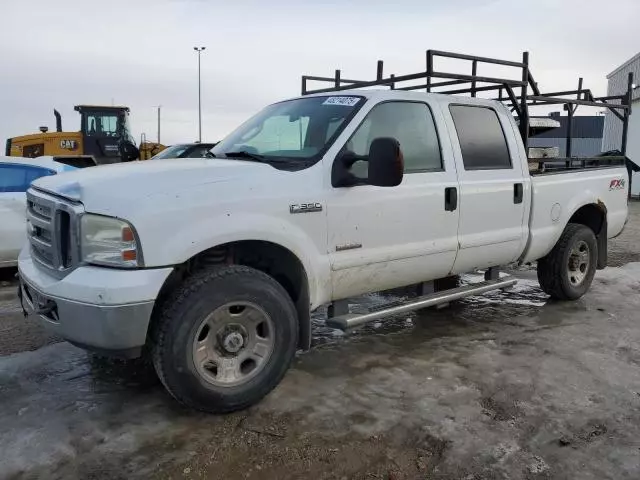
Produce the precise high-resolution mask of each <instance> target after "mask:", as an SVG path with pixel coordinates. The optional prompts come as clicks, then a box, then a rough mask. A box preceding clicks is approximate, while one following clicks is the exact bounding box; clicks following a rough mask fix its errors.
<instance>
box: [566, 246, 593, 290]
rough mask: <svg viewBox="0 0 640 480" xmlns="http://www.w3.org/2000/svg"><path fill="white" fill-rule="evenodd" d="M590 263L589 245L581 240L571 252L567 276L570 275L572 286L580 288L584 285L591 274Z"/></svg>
mask: <svg viewBox="0 0 640 480" xmlns="http://www.w3.org/2000/svg"><path fill="white" fill-rule="evenodd" d="M590 263H591V256H590V251H589V245H588V244H587V242H585V241H583V240H580V241H579V242H577V243H576V244H575V245H574V246H573V248H572V249H571V252H569V260H568V262H567V274H568V275H569V281H570V282H571V285H573V286H574V287H578V286H580V285H581V284H582V282H583V281H584V279H585V278H586V277H587V273H588V272H589V266H590Z"/></svg>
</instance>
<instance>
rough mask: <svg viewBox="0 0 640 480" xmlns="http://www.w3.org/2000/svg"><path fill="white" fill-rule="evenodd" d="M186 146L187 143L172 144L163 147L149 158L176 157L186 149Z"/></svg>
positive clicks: (187, 146)
mask: <svg viewBox="0 0 640 480" xmlns="http://www.w3.org/2000/svg"><path fill="white" fill-rule="evenodd" d="M187 148H189V145H172V146H170V147H167V148H165V149H164V150H162V151H161V152H160V153H158V154H157V155H154V156H153V157H151V159H152V160H159V159H162V158H178V157H179V156H180V155H182V154H183V153H184V152H185V151H186V150H187Z"/></svg>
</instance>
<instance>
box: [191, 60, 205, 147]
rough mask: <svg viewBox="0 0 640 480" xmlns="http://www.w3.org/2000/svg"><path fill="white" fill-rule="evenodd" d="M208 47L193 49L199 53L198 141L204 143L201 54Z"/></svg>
mask: <svg viewBox="0 0 640 480" xmlns="http://www.w3.org/2000/svg"><path fill="white" fill-rule="evenodd" d="M205 48H207V47H193V49H194V50H195V51H196V52H198V141H199V142H202V89H201V87H200V83H201V82H200V54H201V53H202V51H203V50H204V49H205Z"/></svg>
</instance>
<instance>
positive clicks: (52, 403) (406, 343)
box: [0, 203, 640, 480]
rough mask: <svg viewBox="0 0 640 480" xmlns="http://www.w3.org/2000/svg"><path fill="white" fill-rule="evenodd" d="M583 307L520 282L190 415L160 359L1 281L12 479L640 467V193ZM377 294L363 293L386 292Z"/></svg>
mask: <svg viewBox="0 0 640 480" xmlns="http://www.w3.org/2000/svg"><path fill="white" fill-rule="evenodd" d="M631 208H632V217H631V221H630V223H629V225H628V226H627V228H626V230H625V232H624V233H623V235H621V236H620V237H619V238H617V239H615V240H613V241H612V243H611V245H610V259H609V260H610V262H609V263H610V265H611V266H612V268H608V269H606V270H604V271H601V272H598V274H597V276H596V280H595V282H594V285H593V288H592V290H591V291H590V293H589V294H588V295H587V296H585V297H584V298H583V299H581V300H580V301H578V302H575V303H555V302H550V301H548V299H547V297H546V296H545V295H544V294H543V293H542V292H541V291H540V290H539V288H538V286H537V283H536V281H535V271H532V270H530V271H520V272H516V275H517V276H518V277H519V278H520V280H521V281H520V283H519V284H518V286H517V287H516V288H515V289H514V290H513V291H509V292H497V293H493V294H490V295H488V296H486V297H479V298H476V299H469V300H465V301H463V302H460V303H458V304H456V305H454V306H452V307H451V308H449V309H444V310H440V311H428V312H424V313H422V314H421V315H418V316H410V317H407V318H399V319H395V320H392V321H389V322H385V323H384V324H376V325H372V326H369V327H366V328H364V329H362V330H360V331H358V332H356V333H354V334H351V335H348V336H345V335H341V334H339V333H338V332H336V331H333V330H330V329H327V328H325V327H322V326H321V325H320V319H318V325H317V328H316V329H315V339H316V342H315V343H316V346H315V348H314V349H313V350H312V351H311V352H309V353H306V354H303V355H300V356H299V357H298V358H297V360H296V362H295V364H294V366H293V368H292V370H291V371H290V372H289V374H288V375H287V376H286V377H285V379H284V381H283V382H282V384H281V385H280V386H279V387H278V388H277V389H276V390H275V391H274V392H273V393H272V394H271V395H269V396H268V397H267V398H266V399H265V400H264V401H263V402H262V403H260V404H259V405H258V406H256V407H254V408H252V409H249V410H247V411H244V412H240V413H236V414H232V415H226V416H206V415H201V414H196V413H193V412H188V411H185V410H183V409H181V408H179V407H177V406H176V405H175V403H174V402H173V401H172V400H171V399H170V398H169V397H168V395H167V394H166V393H165V392H164V390H163V389H162V388H161V386H160V385H159V384H158V381H157V379H156V378H155V376H154V375H153V372H151V371H149V370H148V369H145V368H144V367H141V366H136V367H132V366H128V365H123V364H121V363H117V362H108V361H100V360H97V359H95V358H93V357H91V356H89V355H88V354H86V353H85V352H83V351H82V350H79V349H76V348H75V347H72V346H71V345H69V344H67V343H55V342H56V339H55V338H52V337H49V336H48V335H47V334H46V333H45V332H44V331H42V330H41V328H40V327H39V326H37V324H35V323H34V322H33V321H32V319H24V318H23V316H22V313H21V312H20V309H19V307H18V305H17V302H16V299H15V296H14V293H15V285H13V283H12V282H13V281H12V278H11V275H12V274H11V273H7V272H3V273H2V274H3V277H2V278H0V281H2V282H7V283H5V284H3V286H2V287H0V405H2V409H0V425H2V429H0V478H29V479H32V478H48V479H51V478H54V479H55V478H65V479H67V478H72V479H73V478H78V479H80V478H82V479H86V478H91V479H102V478H105V479H106V478H109V479H130V478H166V479H169V478H171V479H174V478H193V479H195V478H223V479H244V478H251V479H267V480H268V479H274V480H275V479H278V480H282V479H294V478H308V477H311V476H313V477H314V478H317V479H325V478H327V479H328V478H339V479H340V478H356V479H368V478H391V479H404V478H407V479H409V478H410V479H414V478H437V479H454V478H455V479H458V478H460V479H501V478H504V479H551V478H553V479H556V478H558V479H565V478H566V479H574V478H580V479H605V478H610V479H634V480H635V479H637V478H640V440H638V439H639V438H640V368H639V367H640V347H639V345H640V321H639V320H640V316H639V315H638V313H637V312H638V309H640V263H633V262H639V261H640V204H639V203H633V204H632V205H631ZM381 300H382V299H381V298H380V297H376V296H371V297H366V298H362V299H357V300H356V301H357V302H358V303H361V304H367V303H376V302H379V301H381Z"/></svg>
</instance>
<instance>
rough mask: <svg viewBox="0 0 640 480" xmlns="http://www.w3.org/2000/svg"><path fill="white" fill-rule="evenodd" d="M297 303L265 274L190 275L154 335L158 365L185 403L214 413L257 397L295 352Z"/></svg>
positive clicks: (227, 270)
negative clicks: (294, 303)
mask: <svg viewBox="0 0 640 480" xmlns="http://www.w3.org/2000/svg"><path fill="white" fill-rule="evenodd" d="M297 337H298V321H297V316H296V310H295V307H294V305H293V303H292V301H291V299H290V297H289V296H288V294H287V292H286V291H285V290H284V289H283V288H282V286H281V285H280V284H279V283H278V282H276V281H275V280H274V279H273V278H271V277H269V276H268V275H266V274H264V273H262V272H260V271H257V270H254V269H251V268H248V267H242V266H230V267H216V268H214V269H212V270H209V271H205V272H202V273H200V274H198V275H196V276H194V277H191V278H188V279H187V280H186V281H185V283H184V285H183V286H182V288H180V289H178V291H177V292H176V294H175V295H174V296H173V297H172V298H169V299H168V300H167V301H166V302H165V307H164V309H163V313H162V316H161V318H159V319H158V323H157V324H156V325H155V327H154V329H153V332H152V341H153V363H154V366H155V368H156V371H157V373H158V376H159V377H160V379H161V380H162V383H163V384H164V385H165V387H166V388H167V390H168V391H169V392H170V393H171V394H172V395H173V396H174V397H175V398H176V399H177V400H178V401H180V402H181V403H183V404H185V405H187V406H189V407H191V408H195V409H197V410H202V411H206V412H211V413H222V412H230V411H234V410H240V409H242V408H246V407H248V406H250V405H252V404H254V403H256V402H258V401H259V400H260V399H261V398H262V397H263V396H264V395H266V394H267V393H268V392H269V391H271V390H272V389H273V388H274V387H275V386H276V385H277V384H278V383H279V382H280V380H281V379H282V377H283V376H284V374H285V372H286V371H287V369H288V368H289V365H290V364H291V360H292V359H293V357H294V355H295V351H296V345H297Z"/></svg>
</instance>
